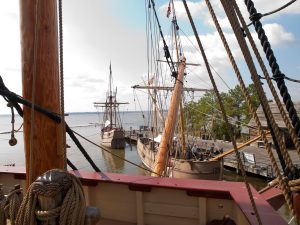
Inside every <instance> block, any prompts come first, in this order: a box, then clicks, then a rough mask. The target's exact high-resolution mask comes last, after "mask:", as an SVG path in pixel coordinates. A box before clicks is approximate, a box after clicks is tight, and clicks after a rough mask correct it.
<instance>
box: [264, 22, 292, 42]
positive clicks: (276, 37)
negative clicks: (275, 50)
mask: <svg viewBox="0 0 300 225" xmlns="http://www.w3.org/2000/svg"><path fill="white" fill-rule="evenodd" d="M263 28H264V30H265V32H266V35H267V36H268V39H269V41H270V43H271V45H272V46H273V45H274V46H280V45H283V44H289V43H293V42H294V41H295V36H294V34H293V33H290V32H287V31H286V30H285V29H284V28H283V27H282V26H281V25H280V24H277V23H272V24H266V25H264V26H263Z"/></svg>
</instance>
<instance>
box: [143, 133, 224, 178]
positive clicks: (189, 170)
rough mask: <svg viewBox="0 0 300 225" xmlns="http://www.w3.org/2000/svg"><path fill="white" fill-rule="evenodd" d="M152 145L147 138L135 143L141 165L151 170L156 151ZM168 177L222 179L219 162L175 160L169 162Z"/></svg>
mask: <svg viewBox="0 0 300 225" xmlns="http://www.w3.org/2000/svg"><path fill="white" fill-rule="evenodd" d="M153 145H154V143H153V142H151V141H150V139H148V138H140V139H138V141H137V152H138V154H139V156H140V158H141V161H142V162H143V164H144V165H145V166H146V167H147V168H149V169H151V170H153V168H154V166H155V160H156V155H157V151H156V150H155V146H153ZM169 169H170V176H171V177H174V178H191V179H205V180H220V179H222V167H221V162H220V161H198V160H186V159H175V158H171V160H170V165H169Z"/></svg>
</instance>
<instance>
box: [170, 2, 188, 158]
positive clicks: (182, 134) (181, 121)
mask: <svg viewBox="0 0 300 225" xmlns="http://www.w3.org/2000/svg"><path fill="white" fill-rule="evenodd" d="M172 7H173V30H174V31H173V32H174V39H175V40H174V41H175V46H176V56H177V61H179V52H178V42H177V20H176V16H175V7H174V1H173V0H172ZM176 67H177V72H178V68H179V65H178V64H176ZM179 111H180V132H181V156H183V157H184V156H185V154H186V142H185V127H184V116H183V105H182V99H181V100H180V103H179Z"/></svg>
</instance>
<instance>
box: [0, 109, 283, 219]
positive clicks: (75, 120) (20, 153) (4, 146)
mask: <svg viewBox="0 0 300 225" xmlns="http://www.w3.org/2000/svg"><path fill="white" fill-rule="evenodd" d="M146 116H147V115H145V117H146ZM121 118H122V121H123V127H124V128H125V129H130V127H132V128H133V129H138V127H139V126H140V125H147V124H145V119H144V118H143V116H142V114H141V113H140V112H124V113H121ZM66 122H67V123H68V125H69V126H70V127H71V128H72V129H73V130H74V131H76V132H78V133H79V134H81V135H82V136H84V137H86V138H87V139H89V140H91V141H92V142H94V143H96V144H98V145H99V144H100V126H99V123H101V122H102V114H101V113H100V114H98V113H75V114H70V115H69V116H67V117H66ZM21 124H22V118H20V117H16V124H15V129H18V128H19V127H20V126H21ZM10 130H11V117H10V116H6V115H1V116H0V151H1V157H0V165H6V164H15V165H16V166H24V165H25V159H24V150H23V133H22V132H18V133H16V134H15V137H16V138H17V140H18V144H17V145H16V146H14V147H11V146H10V145H9V144H8V140H9V138H10V134H3V133H4V132H7V131H10ZM21 131H22V129H21ZM78 139H79V141H80V142H81V144H82V145H83V147H84V148H85V149H86V151H87V152H88V153H89V155H90V156H91V158H92V159H93V160H94V162H95V163H96V165H97V166H98V167H99V168H100V170H101V171H103V172H116V173H128V174H144V175H146V174H147V172H145V171H144V170H143V169H140V168H138V167H136V166H134V165H132V164H129V163H127V162H124V161H123V160H121V159H118V158H116V157H113V156H112V155H111V154H109V153H108V152H105V151H102V150H101V149H99V147H97V146H95V145H93V144H91V143H89V142H87V141H85V140H83V139H81V138H80V137H78ZM67 144H68V145H70V146H71V148H68V149H67V157H68V159H69V160H70V161H71V162H72V163H73V164H74V165H75V166H76V167H77V168H78V169H83V170H88V171H93V169H92V167H91V166H90V165H89V163H88V162H87V160H86V159H85V158H84V157H83V155H82V154H81V152H80V151H79V150H78V149H77V147H76V146H75V144H74V143H73V141H72V140H71V139H70V138H69V137H68V135H67ZM111 151H112V152H113V153H115V154H117V155H118V156H120V157H122V158H125V159H128V160H129V161H131V162H134V163H136V164H138V165H141V166H142V163H141V161H140V159H139V157H138V155H137V152H136V146H135V145H129V144H126V148H125V151H123V150H111ZM224 179H225V180H229V181H242V178H241V177H240V176H239V175H237V174H236V173H235V172H233V171H225V172H224ZM248 180H249V181H250V183H251V184H252V185H253V186H254V187H255V188H256V189H257V190H259V189H261V188H263V187H264V186H265V185H266V183H267V180H266V179H262V178H257V177H248ZM280 211H281V214H282V215H283V216H284V217H288V216H287V215H288V211H287V208H286V207H282V208H281V209H280Z"/></svg>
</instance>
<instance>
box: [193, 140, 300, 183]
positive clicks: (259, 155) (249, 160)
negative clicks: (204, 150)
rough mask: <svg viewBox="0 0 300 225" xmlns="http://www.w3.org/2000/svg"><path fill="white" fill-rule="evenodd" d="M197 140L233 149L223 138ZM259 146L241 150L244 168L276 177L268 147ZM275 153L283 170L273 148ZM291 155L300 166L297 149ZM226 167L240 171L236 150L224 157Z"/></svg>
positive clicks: (204, 143)
mask: <svg viewBox="0 0 300 225" xmlns="http://www.w3.org/2000/svg"><path fill="white" fill-rule="evenodd" d="M197 142H202V143H201V144H202V145H204V146H211V145H214V148H215V149H223V151H224V152H226V151H228V150H229V149H232V148H233V146H232V144H231V143H230V142H225V141H222V140H217V141H216V142H214V141H212V140H197ZM258 145H259V144H258V143H257V146H246V147H244V148H242V149H241V150H240V151H239V154H240V156H241V159H242V161H243V165H244V169H245V171H246V172H247V173H249V174H253V175H257V176H262V177H267V178H270V179H273V178H275V177H276V174H275V171H274V169H273V168H272V165H271V160H270V159H269V156H268V153H267V151H266V149H265V148H264V147H263V146H262V147H258ZM272 152H273V155H274V157H275V159H276V162H277V165H278V167H279V169H280V170H281V172H282V168H281V165H280V162H279V159H278V156H277V153H276V150H275V149H273V148H272ZM288 152H289V154H290V157H291V159H292V161H293V163H294V165H295V166H296V167H298V168H299V167H300V159H299V156H298V153H297V152H296V150H288ZM223 162H224V167H225V168H229V169H235V170H236V171H237V172H239V168H240V167H239V166H238V163H237V160H236V154H235V152H233V153H231V154H229V155H227V156H225V157H224V159H223Z"/></svg>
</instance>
